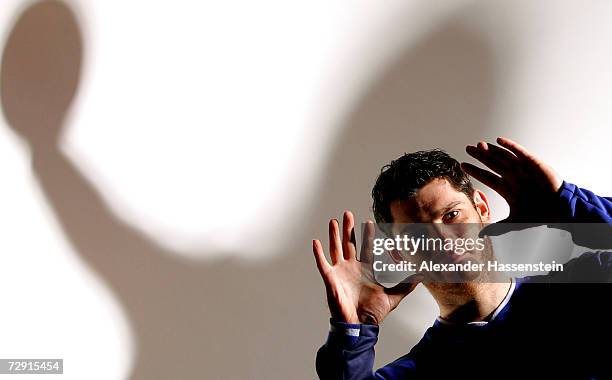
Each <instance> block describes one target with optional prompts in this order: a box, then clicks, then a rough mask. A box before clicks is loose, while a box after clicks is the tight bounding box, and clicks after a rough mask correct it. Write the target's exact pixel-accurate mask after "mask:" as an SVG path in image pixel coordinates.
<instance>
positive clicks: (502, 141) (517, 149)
mask: <svg viewBox="0 0 612 380" xmlns="http://www.w3.org/2000/svg"><path fill="white" fill-rule="evenodd" d="M497 143H498V144H499V145H501V146H503V147H504V148H506V149H508V150H509V151H511V152H512V153H514V154H516V156H517V157H518V158H522V159H532V158H534V156H533V154H531V153H530V152H529V151H528V150H527V149H526V148H525V147H524V146H522V145H521V144H519V143H517V142H516V141H513V140H510V139H509V138H507V137H498V138H497Z"/></svg>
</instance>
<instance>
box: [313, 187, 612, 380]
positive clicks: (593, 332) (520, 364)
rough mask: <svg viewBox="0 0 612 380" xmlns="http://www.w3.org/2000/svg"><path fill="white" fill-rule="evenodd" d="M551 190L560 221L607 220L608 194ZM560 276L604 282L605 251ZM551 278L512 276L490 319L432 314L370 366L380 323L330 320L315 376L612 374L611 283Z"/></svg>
mask: <svg viewBox="0 0 612 380" xmlns="http://www.w3.org/2000/svg"><path fill="white" fill-rule="evenodd" d="M558 195H559V200H560V210H561V212H562V214H563V216H565V217H566V218H565V220H566V221H569V220H573V221H579V222H593V223H596V222H597V223H602V222H603V223H612V198H604V197H599V196H597V195H595V194H593V193H592V192H590V191H588V190H585V189H581V188H578V187H577V186H575V185H573V184H570V183H567V182H563V185H562V187H561V189H560V190H559V193H558ZM585 268H586V269H587V270H584V269H585ZM564 273H566V274H561V276H568V274H567V273H570V275H571V276H574V278H568V279H564V280H565V281H567V282H572V281H574V282H610V280H611V278H610V274H611V273H612V252H601V251H598V252H588V253H584V254H582V255H581V256H580V257H578V258H575V259H573V260H570V261H569V262H568V263H567V264H566V265H565V270H564ZM556 275H557V276H559V275H558V274H556ZM550 276H551V275H550V274H549V275H546V276H530V277H523V278H518V279H515V280H513V282H512V284H511V287H510V291H509V292H508V294H507V295H506V297H505V299H504V300H503V301H502V303H501V304H500V306H499V307H498V308H497V309H496V310H495V311H494V313H493V315H492V317H491V318H490V319H489V321H486V322H472V323H468V324H461V325H451V324H448V323H447V322H443V321H442V320H441V319H437V320H436V321H435V322H434V323H433V325H432V326H431V327H429V328H428V329H427V331H426V332H425V335H424V336H423V338H422V339H421V340H420V341H419V343H417V344H416V345H415V346H414V347H413V348H412V349H411V350H410V352H409V353H407V354H406V355H404V356H402V357H400V358H399V359H397V360H395V361H394V362H392V363H390V364H388V365H386V366H384V367H382V368H380V369H378V370H376V371H373V368H372V367H373V364H374V345H375V344H376V342H377V339H378V329H379V327H378V326H376V325H367V324H348V323H343V322H339V321H334V320H330V326H331V328H330V332H329V335H328V338H327V341H326V343H325V344H324V345H323V346H322V347H321V348H320V349H319V351H318V352H317V358H316V367H317V373H318V375H319V377H320V378H321V379H322V380H328V379H330V380H331V379H333V380H339V379H342V380H358V379H360V380H361V379H378V380H382V379H387V380H390V379H439V378H451V379H454V378H458V379H462V378H469V379H480V378H482V379H497V378H521V379H522V378H535V377H544V378H580V379H608V378H612V365H610V360H609V358H608V354H609V352H610V344H611V342H612V333H611V330H612V329H611V328H610V324H609V322H608V321H607V319H608V318H607V317H605V313H604V310H607V309H609V306H610V301H612V285H609V284H601V283H597V284H594V283H591V284H587V283H574V284H567V283H559V282H562V281H558V280H559V279H555V280H554V281H553V280H551V277H550ZM580 276H585V277H584V278H582V277H580ZM604 304H605V305H604Z"/></svg>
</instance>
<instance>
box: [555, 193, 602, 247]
mask: <svg viewBox="0 0 612 380" xmlns="http://www.w3.org/2000/svg"><path fill="white" fill-rule="evenodd" d="M558 202H559V203H558V204H559V206H558V207H559V209H558V210H556V213H557V214H558V215H559V216H560V219H561V223H560V224H557V225H556V226H555V227H556V228H561V229H564V230H566V231H568V232H569V233H570V234H571V235H572V240H573V241H574V243H575V244H577V245H579V246H584V247H589V248H594V249H604V250H608V249H612V198H609V197H600V196H598V195H596V194H594V193H593V192H592V191H589V190H586V189H581V188H579V187H578V186H576V185H574V184H571V183H569V182H565V181H563V184H562V185H561V188H560V189H559V191H558Z"/></svg>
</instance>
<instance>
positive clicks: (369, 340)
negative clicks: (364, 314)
mask: <svg viewBox="0 0 612 380" xmlns="http://www.w3.org/2000/svg"><path fill="white" fill-rule="evenodd" d="M377 341H378V326H376V325H367V324H350V323H344V322H339V321H334V320H333V319H332V320H330V331H329V335H328V337H327V341H326V342H325V344H324V345H323V346H322V347H321V348H320V349H319V351H318V352H317V359H316V367H317V374H318V375H319V378H320V379H321V380H391V379H400V378H401V379H406V376H407V375H409V374H410V373H411V371H412V370H414V363H412V361H411V360H410V359H409V357H408V356H404V357H402V358H400V359H398V360H396V361H394V362H393V363H391V364H389V365H387V366H385V367H382V368H380V369H379V370H377V371H376V372H373V370H372V368H373V366H374V345H375V344H376V342H377Z"/></svg>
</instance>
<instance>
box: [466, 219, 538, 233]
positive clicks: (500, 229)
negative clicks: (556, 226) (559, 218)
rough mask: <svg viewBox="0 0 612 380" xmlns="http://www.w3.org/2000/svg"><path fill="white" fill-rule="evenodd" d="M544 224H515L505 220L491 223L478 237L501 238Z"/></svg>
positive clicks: (510, 220)
mask: <svg viewBox="0 0 612 380" xmlns="http://www.w3.org/2000/svg"><path fill="white" fill-rule="evenodd" d="M544 224H545V223H516V222H513V220H512V219H510V218H506V219H504V220H501V221H499V222H497V223H491V224H489V225H487V226H486V227H485V228H483V229H482V230H480V232H479V233H478V236H479V237H485V236H501V235H504V234H507V233H510V232H515V231H516V232H518V231H522V230H525V229H528V228H533V227H539V226H542V225H544Z"/></svg>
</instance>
